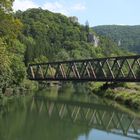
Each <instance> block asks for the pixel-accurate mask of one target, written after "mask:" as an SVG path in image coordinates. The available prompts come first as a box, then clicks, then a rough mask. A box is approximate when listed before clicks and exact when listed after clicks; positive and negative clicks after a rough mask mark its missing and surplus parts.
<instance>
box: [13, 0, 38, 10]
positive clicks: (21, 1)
mask: <svg viewBox="0 0 140 140" xmlns="http://www.w3.org/2000/svg"><path fill="white" fill-rule="evenodd" d="M38 7H39V6H38V5H37V4H36V3H34V2H33V1H32V0H15V2H14V3H13V9H14V11H17V10H22V11H25V10H27V9H28V8H38Z"/></svg>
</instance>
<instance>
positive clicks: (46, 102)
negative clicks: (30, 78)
mask: <svg viewBox="0 0 140 140" xmlns="http://www.w3.org/2000/svg"><path fill="white" fill-rule="evenodd" d="M69 92H70V91H69V90H59V92H58V89H49V90H46V91H40V92H37V93H36V94H34V95H33V96H23V97H16V98H12V99H9V100H8V101H5V102H6V103H3V104H2V105H1V106H0V140H139V139H140V112H138V111H134V110H130V109H128V108H127V107H125V106H122V105H119V104H117V103H116V102H112V101H108V100H106V99H100V98H99V97H97V96H89V95H86V94H83V95H82V94H75V95H74V94H71V93H72V91H71V93H69Z"/></svg>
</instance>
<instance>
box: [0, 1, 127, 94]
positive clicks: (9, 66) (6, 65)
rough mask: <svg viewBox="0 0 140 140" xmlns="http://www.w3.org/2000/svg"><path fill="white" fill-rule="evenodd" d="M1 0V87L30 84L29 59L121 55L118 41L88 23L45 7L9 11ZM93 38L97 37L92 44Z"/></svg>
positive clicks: (6, 2)
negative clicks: (113, 40)
mask: <svg viewBox="0 0 140 140" xmlns="http://www.w3.org/2000/svg"><path fill="white" fill-rule="evenodd" d="M12 3H13V0H6V1H5V0H0V89H1V92H2V93H5V91H6V89H7V88H8V87H16V86H21V87H25V88H26V87H31V83H30V82H29V81H28V80H27V74H26V70H27V66H28V64H29V63H36V62H47V61H58V60H70V59H84V58H95V57H105V56H117V55H123V54H124V53H125V54H126V52H123V51H121V50H120V49H119V48H118V47H117V44H116V43H114V42H112V41H111V40H110V39H107V38H106V37H99V36H96V35H95V32H94V31H93V30H91V28H90V27H89V25H88V24H86V25H80V24H79V23H78V20H77V18H76V17H66V16H64V15H61V14H59V13H58V14H55V13H52V12H50V11H48V10H42V9H40V8H39V9H29V10H27V11H24V12H22V11H17V12H16V13H13V11H12ZM94 38H96V39H98V43H97V44H96V45H95V42H94Z"/></svg>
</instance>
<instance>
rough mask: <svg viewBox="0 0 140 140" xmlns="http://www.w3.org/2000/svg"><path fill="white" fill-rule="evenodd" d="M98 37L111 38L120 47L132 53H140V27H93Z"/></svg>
mask: <svg viewBox="0 0 140 140" xmlns="http://www.w3.org/2000/svg"><path fill="white" fill-rule="evenodd" d="M93 29H94V30H95V32H96V33H97V34H98V35H103V36H106V37H109V38H110V39H112V40H113V41H115V42H116V43H117V44H118V46H120V47H121V48H124V49H126V50H129V51H131V52H135V53H140V25H137V26H120V25H104V26H96V27H93Z"/></svg>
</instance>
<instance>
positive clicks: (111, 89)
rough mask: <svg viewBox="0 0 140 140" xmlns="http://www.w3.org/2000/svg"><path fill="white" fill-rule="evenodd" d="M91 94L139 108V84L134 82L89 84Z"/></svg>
mask: <svg viewBox="0 0 140 140" xmlns="http://www.w3.org/2000/svg"><path fill="white" fill-rule="evenodd" d="M90 89H91V91H92V94H96V95H98V96H100V97H105V98H109V99H111V100H114V101H117V102H119V103H121V104H124V105H126V106H128V107H131V108H134V109H138V110H140V85H139V84H136V83H125V84H121V83H120V84H114V83H113V84H102V83H97V85H96V86H95V85H94V86H93V87H92V86H90Z"/></svg>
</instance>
